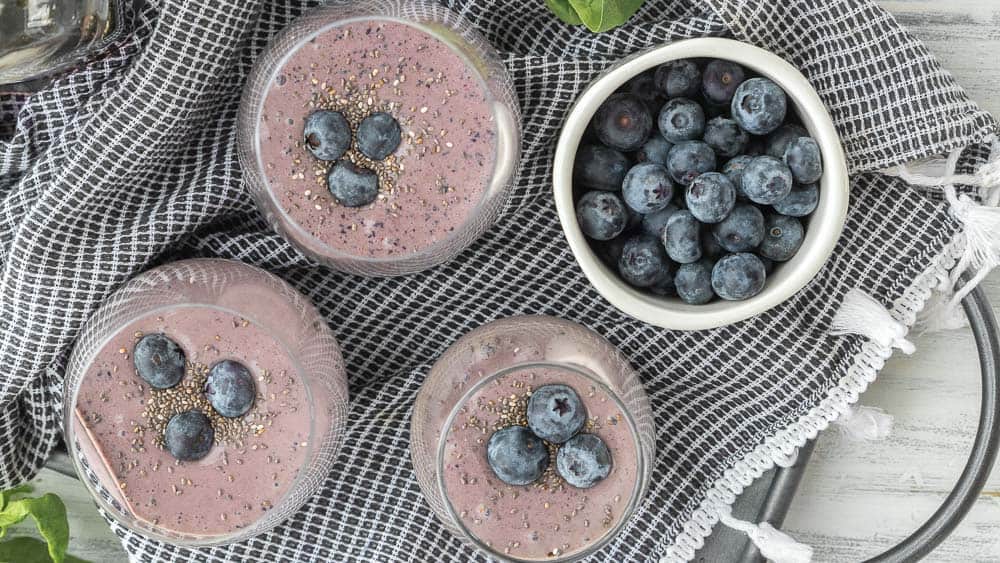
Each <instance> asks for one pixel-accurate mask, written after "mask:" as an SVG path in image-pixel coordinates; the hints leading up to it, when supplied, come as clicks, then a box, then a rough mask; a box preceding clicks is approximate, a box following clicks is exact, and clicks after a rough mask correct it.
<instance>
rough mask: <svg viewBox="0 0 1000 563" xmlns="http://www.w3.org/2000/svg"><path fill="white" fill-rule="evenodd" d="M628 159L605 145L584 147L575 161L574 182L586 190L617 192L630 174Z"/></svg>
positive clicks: (577, 154)
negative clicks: (626, 175)
mask: <svg viewBox="0 0 1000 563" xmlns="http://www.w3.org/2000/svg"><path fill="white" fill-rule="evenodd" d="M628 169H629V162H628V157H627V156H625V155H624V154H623V153H622V152H621V151H616V150H615V149H612V148H609V147H605V146H603V145H583V146H582V147H580V149H579V150H578V151H576V159H575V160H574V161H573V181H574V182H576V183H578V184H580V185H582V186H583V187H585V188H591V189H594V190H606V191H609V192H616V191H618V190H620V189H622V180H624V179H625V174H626V173H627V172H628Z"/></svg>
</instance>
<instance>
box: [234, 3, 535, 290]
mask: <svg viewBox="0 0 1000 563" xmlns="http://www.w3.org/2000/svg"><path fill="white" fill-rule="evenodd" d="M368 23H371V24H374V25H377V24H380V23H381V24H383V25H391V26H405V27H406V29H409V30H410V31H409V33H410V34H411V35H419V36H420V37H423V38H426V39H428V40H429V41H430V42H431V43H432V44H433V47H435V48H438V47H442V46H443V47H444V50H443V51H439V52H438V55H437V58H436V59H435V58H434V57H429V56H427V55H426V54H425V53H421V52H419V50H418V51H417V52H410V51H409V50H405V49H408V48H403V47H398V45H399V44H400V43H399V42H398V41H396V40H392V41H389V42H388V43H386V44H385V45H380V44H379V43H377V41H378V40H377V39H376V36H378V35H379V34H378V33H370V34H366V33H355V34H353V35H349V37H351V39H350V40H349V41H353V42H355V45H354V47H355V48H361V47H364V48H365V49H371V50H372V51H373V52H376V53H377V52H378V51H379V49H383V50H387V51H392V49H393V48H398V49H404V50H403V51H397V52H394V53H393V54H392V56H391V57H390V59H391V60H389V61H387V62H388V63H389V64H391V65H393V66H395V65H396V64H397V58H398V61H399V64H404V63H403V61H404V60H405V61H406V63H405V64H410V63H415V64H416V65H417V66H418V67H419V68H420V70H421V71H424V70H427V69H428V68H433V70H434V71H437V70H438V67H439V66H441V67H448V65H449V63H447V62H443V61H442V60H441V56H442V54H446V55H447V56H448V57H450V58H451V59H453V60H454V61H453V63H452V64H451V66H452V67H453V68H452V70H454V71H455V73H456V74H461V75H462V76H463V77H465V78H463V79H462V80H461V81H460V82H461V83H460V84H459V85H458V86H454V85H453V86H452V88H453V89H452V90H447V89H445V90H443V92H444V96H442V97H441V101H437V100H438V98H434V100H432V101H431V103H429V104H426V105H424V107H419V106H420V105H421V104H411V103H410V101H412V97H409V98H408V96H410V95H411V94H413V93H414V92H415V91H416V90H415V89H416V88H419V92H420V93H422V92H424V89H423V85H422V84H420V83H419V81H420V80H421V79H423V80H427V79H428V78H429V80H428V82H430V83H433V80H434V73H428V74H423V73H422V72H421V73H418V72H416V71H414V72H413V73H412V74H411V73H408V72H407V73H403V74H402V75H398V74H395V73H394V72H393V73H391V74H392V75H390V73H387V72H385V71H386V70H388V68H382V69H381V70H382V71H383V72H381V74H378V75H376V74H372V73H371V70H369V68H368V67H361V66H358V65H361V64H362V63H360V62H358V61H359V60H362V61H370V60H371V58H370V57H367V55H368V53H364V54H363V55H360V56H359V58H358V59H352V60H350V61H345V60H341V59H336V60H335V61H332V58H331V57H325V58H320V59H318V60H320V61H324V62H323V63H322V64H328V65H331V68H332V69H333V70H334V71H343V69H350V71H351V73H352V74H351V76H350V78H352V79H353V78H355V74H356V76H357V79H358V81H359V82H360V81H365V83H366V84H370V83H372V82H377V81H380V80H383V79H384V80H386V81H387V83H386V84H385V87H384V88H380V89H379V90H378V92H381V93H382V94H383V95H386V96H387V99H397V100H403V101H401V102H398V103H399V104H402V107H399V108H398V109H399V112H400V113H406V116H400V115H396V116H395V117H397V118H400V122H401V123H402V125H403V131H402V143H401V145H400V148H399V149H398V150H397V151H396V153H395V154H394V155H393V156H397V155H399V156H400V158H403V159H404V161H403V164H405V167H403V168H404V169H402V170H399V171H397V173H398V174H399V175H400V178H401V179H400V180H399V182H398V183H399V184H404V183H405V182H406V178H407V175H410V177H411V178H414V182H413V184H414V185H416V186H432V187H433V186H434V185H435V180H434V179H433V178H430V179H428V178H427V176H428V175H433V172H432V171H428V170H424V171H417V170H414V168H417V167H416V166H413V164H414V163H415V162H414V161H415V159H414V158H413V154H414V153H415V152H417V151H418V150H421V149H423V150H427V149H431V150H432V151H435V152H436V151H441V152H443V153H445V154H443V155H438V154H436V153H435V154H434V157H435V158H442V157H444V156H446V155H447V156H448V158H450V159H451V160H444V161H443V162H442V161H441V160H438V161H436V162H437V163H436V164H435V165H434V168H435V170H443V169H447V168H451V169H452V172H453V173H455V174H456V175H458V176H460V177H461V176H462V174H463V169H465V170H468V169H469V167H468V166H465V162H464V161H463V159H467V158H469V157H468V156H467V155H463V153H464V152H465V150H464V149H465V147H466V143H465V141H468V139H467V138H455V137H457V136H459V135H460V134H461V133H466V132H468V130H469V124H468V123H464V122H465V121H466V120H464V119H462V120H461V121H462V122H463V123H459V120H457V119H451V118H452V117H453V116H454V113H457V112H456V109H455V108H456V107H458V106H456V105H455V104H464V103H466V102H463V101H456V100H459V99H460V98H462V95H465V94H467V93H468V91H475V92H476V95H477V96H478V99H479V101H478V102H477V107H479V106H481V107H479V109H478V110H477V112H479V113H482V114H484V115H488V116H489V117H488V122H486V125H483V124H480V125H479V127H485V128H487V129H488V131H483V133H484V135H483V136H484V137H489V138H491V139H492V141H490V142H489V149H488V150H487V149H484V154H480V155H477V157H478V166H481V167H482V168H483V171H482V173H481V175H479V176H476V180H475V181H474V182H468V184H474V185H458V186H448V185H442V184H441V183H440V178H441V177H440V176H439V177H438V186H437V187H439V188H440V189H441V190H442V192H441V193H445V194H447V193H448V189H449V187H450V188H452V189H457V190H458V191H459V193H461V192H462V190H469V192H470V193H472V192H474V193H475V197H474V198H473V197H472V195H469V196H468V197H469V198H470V199H469V201H466V202H464V204H463V205H462V206H461V207H460V208H458V209H461V211H459V210H457V209H456V208H455V207H451V208H449V209H447V210H445V211H444V212H446V213H451V214H452V215H453V216H454V217H453V218H450V219H449V220H448V226H447V227H446V228H443V229H441V230H440V232H437V231H435V232H433V233H430V234H428V231H421V228H420V225H421V224H422V222H426V223H427V224H431V223H434V222H436V221H438V218H437V217H435V213H440V212H442V211H441V210H440V209H438V208H435V209H434V211H428V210H429V209H430V207H434V206H437V205H438V204H439V203H440V197H439V196H438V195H437V192H436V191H432V192H430V194H429V195H428V196H427V197H426V198H425V197H424V196H423V194H421V201H420V203H421V204H422V205H425V206H427V207H420V205H417V204H416V202H415V201H414V200H413V199H409V200H407V199H405V195H406V194H407V193H408V191H407V189H406V188H405V187H404V188H403V189H402V190H400V192H401V193H402V194H403V198H402V199H399V200H398V201H399V202H400V205H401V208H400V211H399V212H398V214H396V215H394V216H393V218H392V219H386V223H387V226H386V227H385V230H384V231H380V232H377V233H371V232H369V233H368V234H369V237H370V239H377V240H381V239H382V238H383V236H384V239H385V240H386V241H388V240H389V239H392V240H394V241H396V240H398V241H401V242H399V243H397V244H398V245H399V246H400V248H401V250H399V251H392V252H382V248H380V247H379V246H372V247H371V248H368V247H366V248H365V251H361V250H358V249H357V248H355V247H354V246H352V245H349V244H341V243H339V242H331V240H329V239H328V238H325V237H326V236H328V235H329V233H330V232H332V231H333V230H338V231H340V232H342V231H345V230H359V231H360V230H363V229H364V228H365V225H366V224H367V225H368V226H369V228H371V225H372V224H378V223H379V221H380V219H376V218H373V214H372V213H369V214H365V213H363V212H358V209H361V208H360V207H359V208H349V209H346V210H345V208H343V207H339V206H338V205H336V201H335V198H331V197H330V193H329V191H328V189H327V188H326V186H325V184H323V183H320V184H319V185H317V184H316V183H315V182H314V183H313V184H312V185H304V184H303V182H305V183H308V182H312V181H313V180H315V179H316V177H318V176H320V175H321V174H317V175H316V177H314V174H313V172H314V171H313V170H310V169H308V168H307V167H306V166H305V164H303V162H302V161H305V160H308V159H309V154H308V153H304V152H301V153H300V152H298V151H296V152H294V153H293V150H292V148H291V147H289V146H282V147H281V151H283V153H279V152H278V150H276V146H277V143H278V142H279V141H278V140H277V139H278V138H279V137H278V134H277V133H276V130H281V131H282V134H285V133H290V131H291V130H292V128H291V123H292V122H293V121H294V122H295V125H296V127H297V129H295V132H296V133H297V136H298V139H297V140H301V139H302V125H301V124H300V123H301V121H300V120H301V119H302V118H303V116H304V115H305V114H307V113H308V112H310V111H311V110H312V109H311V108H316V107H321V106H316V105H314V104H313V103H312V102H311V101H310V99H309V97H308V96H306V94H305V93H304V92H303V91H301V90H299V91H297V92H296V93H295V94H294V95H289V94H288V92H289V91H290V89H294V88H296V87H297V86H296V85H295V84H293V79H292V78H288V77H289V76H292V77H299V76H301V77H303V78H305V77H307V76H308V77H311V78H310V81H311V83H312V86H311V87H309V86H308V82H306V81H305V80H303V82H305V83H306V86H307V88H311V89H312V94H313V95H316V93H317V92H319V93H321V94H323V95H326V93H328V92H333V91H334V90H336V91H337V92H338V93H337V94H330V95H331V96H332V98H331V99H336V98H337V96H340V95H342V93H343V91H344V90H343V83H342V82H341V81H340V80H342V79H343V75H340V78H336V77H332V76H328V75H330V74H331V73H330V72H326V73H324V72H323V67H322V65H317V63H308V62H306V61H304V60H302V59H299V58H297V57H310V56H313V55H309V54H308V53H309V52H311V51H310V50H316V49H318V47H317V45H318V44H317V38H319V41H320V43H321V42H322V40H323V38H324V37H329V36H330V35H329V34H334V33H343V32H344V31H342V30H346V32H347V33H348V34H349V33H350V29H349V28H350V26H352V25H364V24H368ZM394 37H398V34H396V35H394ZM345 41H347V40H345ZM383 41H386V40H385V39H383ZM342 43H343V42H341V44H342ZM427 52H430V50H428V51H427ZM376 56H377V55H376ZM365 64H375V63H365ZM436 65H438V66H436ZM317 69H318V70H317ZM374 70H376V71H378V70H379V69H374ZM411 70H412V68H411ZM344 72H347V71H344ZM312 73H315V77H313V76H314V75H313V74H312ZM421 77H423V78H421ZM438 78H440V74H438ZM446 78H447V77H446ZM286 80H287V84H286ZM328 80H329V82H330V84H327V81H328ZM434 85H435V86H439V84H434ZM323 88H328V90H323ZM459 90H461V91H462V95H459V96H452V95H453V94H455V93H456V92H458V91H459ZM427 91H428V92H430V91H431V90H429V89H428V90H427ZM434 91H441V90H434ZM272 93H274V97H276V98H277V99H278V100H279V101H278V102H275V101H273V100H269V94H272ZM393 94H395V97H394V96H393ZM421 95H422V94H421ZM436 95H437V94H435V96H436ZM296 96H301V97H302V99H299V97H296ZM407 100H410V101H407ZM358 103H359V105H362V106H363V105H364V104H365V100H364V98H363V97H362V99H360V100H359V101H358ZM367 103H368V105H371V103H372V100H371V98H368V100H367ZM470 103H471V102H470ZM271 104H283V105H284V106H292V107H289V108H288V112H289V113H285V114H281V113H280V110H279V115H277V116H275V115H272V114H270V113H269V112H268V111H265V110H266V108H268V107H271ZM435 104H440V105H439V106H436V105H435ZM376 105H377V104H376ZM411 105H412V106H413V107H411ZM427 105H430V108H429V109H428V107H427ZM352 107H353V106H352ZM290 113H293V114H294V115H290ZM438 114H440V115H438ZM286 120H287V121H288V124H287V125H288V126H289V127H288V129H287V131H286V130H285V129H283V128H284V127H285V125H286V123H285V121H286ZM407 120H409V122H410V123H417V122H423V123H426V121H425V120H431V123H429V124H428V129H433V133H434V134H433V135H430V136H429V137H428V138H427V140H428V141H430V140H431V138H432V137H433V138H435V139H436V135H437V133H438V132H440V133H441V137H440V139H439V140H440V146H437V145H435V146H433V147H429V146H428V145H426V144H423V146H417V145H416V143H421V142H422V141H423V140H424V139H423V138H422V136H421V135H420V134H419V133H418V135H417V136H416V137H414V135H413V130H412V129H410V128H408V127H407ZM520 120H521V116H520V109H519V107H518V103H517V100H516V98H515V94H514V89H513V84H512V80H511V77H510V75H509V74H508V73H507V71H506V69H505V68H504V67H503V65H502V64H501V62H500V58H499V56H498V55H497V53H496V51H495V50H494V49H493V48H492V46H490V45H489V43H487V41H486V40H485V39H484V38H483V37H482V36H481V35H480V34H479V33H478V31H477V30H476V29H475V28H473V26H472V25H471V24H470V23H469V22H467V21H466V20H464V19H463V18H462V17H460V16H459V15H457V14H455V13H454V12H452V11H450V10H448V9H447V8H445V7H443V6H441V5H439V4H438V3H436V2H431V1H430V0H373V1H360V2H351V3H345V4H340V5H335V6H324V7H320V8H317V9H315V10H313V11H311V12H309V13H308V14H307V15H305V16H303V17H301V18H299V19H297V20H296V21H294V22H293V23H292V24H290V25H289V26H288V28H287V29H285V30H283V31H282V32H281V33H280V34H278V35H277V36H276V37H275V38H274V39H273V40H272V41H271V43H270V44H269V45H268V46H267V48H266V49H265V50H264V52H263V53H262V54H261V55H260V57H259V58H258V60H257V62H256V63H255V65H254V68H253V69H252V71H251V73H250V77H249V79H248V81H247V85H246V87H245V89H244V92H243V97H242V99H241V102H240V110H239V117H238V149H239V157H240V164H241V165H242V168H243V173H244V175H245V178H246V185H247V187H248V189H249V190H250V193H251V194H252V196H253V198H254V200H255V201H256V203H257V206H258V208H259V209H260V211H261V212H262V213H263V214H264V216H265V217H266V219H267V221H268V222H269V223H270V224H271V225H272V227H273V228H274V229H275V230H276V231H277V232H278V233H279V234H281V235H282V236H283V237H284V238H286V239H287V240H288V241H289V242H291V243H292V244H293V245H295V246H296V247H297V248H298V249H299V250H300V251H302V252H303V253H305V254H307V255H308V256H310V257H312V258H314V259H316V260H318V261H320V262H322V263H324V264H326V265H328V266H331V267H333V268H336V269H338V270H341V271H344V272H348V273H353V274H358V275H366V276H396V275H404V274H409V273H414V272H418V271H421V270H425V269H427V268H430V267H433V266H436V265H438V264H441V263H443V262H446V261H448V260H451V259H452V258H454V257H455V256H456V255H458V254H459V253H460V252H461V251H462V250H464V249H465V248H467V247H468V246H469V245H470V244H472V243H473V242H474V241H475V240H476V239H477V238H479V236H480V235H482V234H483V233H484V232H485V231H486V230H487V229H488V228H489V227H490V226H491V225H492V224H493V223H494V222H495V221H496V220H497V217H498V215H499V213H500V211H501V208H502V207H503V204H504V203H505V202H506V200H507V196H508V194H509V192H510V190H511V188H512V186H513V183H514V180H515V177H516V175H517V170H518V160H519V156H520V144H521V140H520V139H521V131H520V128H521V125H520ZM354 126H356V125H352V127H354ZM476 133H478V132H476ZM272 135H274V137H273V140H272ZM445 135H447V138H446V137H445ZM281 138H282V139H283V141H282V142H285V143H288V142H289V141H288V140H287V139H289V138H291V137H289V136H288V135H286V136H284V137H281ZM477 138H478V136H477ZM452 141H454V142H452ZM437 142H438V141H437V140H435V143H437ZM442 149H444V150H442ZM449 153H450V154H449ZM282 154H285V155H290V156H288V158H294V159H295V162H296V163H297V164H298V165H299V168H298V169H297V170H298V171H299V172H300V173H301V171H302V170H303V169H305V171H304V174H303V175H304V176H305V177H304V178H303V177H302V176H303V175H299V176H298V177H296V174H294V173H288V172H289V171H288V170H282V169H281V167H280V166H278V167H276V161H278V162H280V160H281V156H282ZM276 155H277V156H276ZM407 159H408V160H407ZM288 166H290V167H291V166H292V165H291V164H289V165H288ZM279 170H280V171H281V172H285V174H284V175H282V174H279ZM294 170H295V169H293V172H294ZM322 177H324V178H325V174H322ZM380 178H381V176H380ZM296 181H298V183H296ZM459 183H460V184H461V182H459ZM381 188H382V186H380V195H379V200H377V201H376V202H374V204H371V205H369V204H366V205H365V206H364V207H374V206H375V205H382V204H384V205H393V203H394V202H395V201H397V200H396V199H395V198H399V197H400V193H396V192H390V193H385V192H384V191H383V190H382V189H381ZM418 189H419V188H418ZM293 193H294V194H295V197H296V198H299V199H295V200H294V201H289V199H288V198H290V197H291V196H292V194H293ZM303 194H304V195H305V198H304V199H303V198H301V196H302V195H303ZM317 198H320V199H319V201H318V202H317V201H316V199H317ZM428 201H429V203H430V204H431V205H429V206H428V205H427V204H428ZM314 203H318V204H317V205H316V206H315V207H316V211H314V210H313V204H314ZM320 204H322V205H320ZM445 207H448V206H447V204H446V205H445ZM320 209H322V213H321V212H320V211H318V210H320ZM394 209H395V208H394ZM303 213H312V214H313V215H323V214H328V215H326V216H320V217H311V218H309V220H307V219H306V218H304V217H303V215H302V214H303ZM345 213H347V214H349V215H348V216H349V217H355V216H358V217H360V220H358V221H357V222H356V223H352V222H351V220H350V219H345V218H344V214H345ZM355 214H356V215H355ZM400 216H402V219H399V217H400ZM381 219H385V217H381ZM335 222H337V224H336V225H334V223H335ZM396 223H398V226H393V225H395V224H396ZM425 238H426V240H424V239H425ZM385 246H389V243H386V244H385Z"/></svg>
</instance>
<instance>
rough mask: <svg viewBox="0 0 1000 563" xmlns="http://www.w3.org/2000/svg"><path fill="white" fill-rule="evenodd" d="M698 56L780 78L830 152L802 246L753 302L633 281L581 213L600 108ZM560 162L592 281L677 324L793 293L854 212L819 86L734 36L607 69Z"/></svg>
mask: <svg viewBox="0 0 1000 563" xmlns="http://www.w3.org/2000/svg"><path fill="white" fill-rule="evenodd" d="M690 58H714V59H726V60H730V61H733V62H736V63H739V64H741V65H743V66H744V67H746V68H748V69H750V70H753V71H754V72H756V73H758V74H760V75H761V76H766V77H767V78H770V79H771V80H773V81H774V82H776V83H777V84H778V85H779V86H781V87H782V88H783V89H784V90H785V92H786V93H787V94H788V99H789V104H790V107H791V108H794V110H795V112H796V113H797V114H798V116H799V118H800V120H801V121H802V124H803V125H804V126H805V127H806V129H808V130H809V134H810V135H811V136H812V137H813V138H814V139H816V141H817V142H818V143H819V146H820V149H821V151H822V154H823V177H822V178H821V179H820V199H819V206H818V207H817V208H816V211H815V212H813V214H812V215H811V216H810V217H809V218H808V222H807V224H806V236H805V240H804V241H803V242H802V247H801V248H800V249H799V252H798V253H797V254H796V255H795V256H794V257H793V258H792V259H791V260H789V261H788V262H784V263H781V264H776V266H775V269H774V271H773V272H772V273H771V274H770V275H768V277H767V283H766V284H765V286H764V289H763V291H761V292H760V293H759V294H757V295H756V296H754V297H752V298H750V299H747V300H745V301H723V300H721V299H716V300H714V301H712V302H711V303H708V304H705V305H688V304H687V303H684V302H683V301H681V300H680V299H679V298H676V297H659V296H656V295H653V294H651V293H647V292H644V291H641V290H639V289H636V288H633V287H631V286H629V285H628V284H626V283H625V282H624V281H622V279H621V278H619V277H618V274H617V272H615V271H614V270H613V269H611V268H609V267H608V266H607V265H605V263H604V262H603V261H602V260H601V259H600V258H599V257H598V256H597V254H596V253H595V252H594V250H593V249H591V246H590V243H589V242H588V241H587V239H586V238H585V237H584V235H583V232H582V231H581V230H580V226H579V224H578V223H577V220H576V209H575V203H574V201H573V161H574V159H575V157H576V151H577V147H578V146H579V145H580V139H581V137H582V136H583V133H584V130H585V129H586V128H587V124H588V123H589V122H590V120H591V117H592V116H593V115H594V113H595V112H596V111H597V108H598V107H599V106H600V105H601V103H602V102H603V101H604V100H605V99H607V97H608V96H610V95H611V94H612V93H613V92H615V91H616V90H617V89H618V88H619V87H621V85H622V84H624V83H625V82H627V81H628V80H629V79H631V78H632V77H634V76H636V75H638V74H640V73H641V72H643V71H645V70H648V69H650V68H654V67H656V66H659V65H661V64H663V63H665V62H668V61H673V60H678V59H690ZM553 168H554V170H553V182H554V191H555V200H556V209H557V210H558V212H559V220H560V222H561V223H562V228H563V232H565V234H566V238H567V239H568V241H569V246H570V249H572V251H573V254H574V255H575V256H576V260H577V262H579V264H580V268H582V269H583V273H584V274H585V275H586V276H587V278H588V279H589V280H590V283H592V284H593V285H594V287H595V288H596V289H597V291H598V292H600V294H601V295H603V296H604V298H605V299H607V300H608V301H610V302H611V304H612V305H614V306H615V307H617V308H618V309H620V310H621V311H622V312H624V313H626V314H628V315H631V316H632V317H635V318H636V319H639V320H641V321H643V322H646V323H650V324H653V325H657V326H661V327H663V328H669V329H679V330H701V329H707V328H714V327H719V326H723V325H727V324H731V323H735V322H738V321H741V320H744V319H747V318H749V317H752V316H754V315H757V314H759V313H762V312H764V311H766V310H768V309H770V308H772V307H774V306H775V305H777V304H779V303H781V302H782V301H784V300H786V299H788V298H789V297H791V296H792V295H793V294H795V293H796V292H797V291H798V290H800V289H802V287H803V286H805V285H806V284H807V283H809V281H810V280H812V278H813V277H814V276H815V275H816V273H817V272H819V270H820V268H822V267H823V264H824V263H825V262H826V260H827V258H829V257H830V254H831V253H832V252H833V248H834V246H835V245H836V243H837V239H838V238H840V232H841V230H842V229H843V226H844V220H845V218H846V216H847V201H848V193H849V187H848V178H847V163H846V160H845V158H844V150H843V148H842V147H841V144H840V138H839V137H838V135H837V131H836V130H835V129H834V127H833V121H832V120H831V119H830V114H829V113H827V111H826V107H825V106H824V105H823V102H822V101H821V100H820V98H819V96H818V95H817V94H816V91H815V90H813V88H812V86H811V85H810V84H809V82H808V81H807V80H806V79H805V77H804V76H802V74H801V73H799V71H798V70H796V69H795V67H793V66H792V65H790V64H788V63H787V62H785V61H784V60H783V59H781V58H779V57H777V56H776V55H774V54H772V53H769V52H767V51H765V50H763V49H760V48H757V47H754V46H752V45H748V44H746V43H741V42H739V41H733V40H730V39H719V38H704V39H688V40H684V41H678V42H676V43H670V44H667V45H663V46H661V47H656V48H653V49H650V50H647V51H644V52H641V53H639V54H637V55H633V56H631V57H628V58H626V59H624V60H622V61H621V62H620V63H618V64H616V65H615V66H614V67H612V68H611V69H609V70H608V71H606V72H605V73H604V74H602V75H601V76H599V77H598V78H597V79H596V80H594V82H593V83H591V84H590V86H588V87H587V89H586V90H584V91H583V93H582V94H581V95H580V98H579V99H578V100H577V101H576V104H575V105H574V106H573V108H572V109H571V110H570V112H569V115H568V116H567V118H566V123H565V124H564V126H563V130H562V134H561V135H560V137H559V143H558V145H557V146H556V156H555V161H554V165H553Z"/></svg>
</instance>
